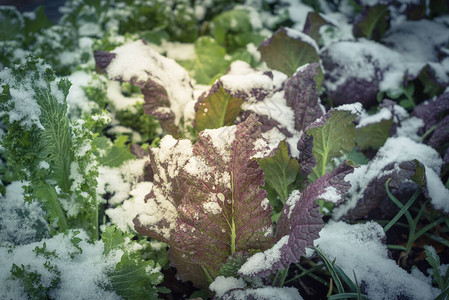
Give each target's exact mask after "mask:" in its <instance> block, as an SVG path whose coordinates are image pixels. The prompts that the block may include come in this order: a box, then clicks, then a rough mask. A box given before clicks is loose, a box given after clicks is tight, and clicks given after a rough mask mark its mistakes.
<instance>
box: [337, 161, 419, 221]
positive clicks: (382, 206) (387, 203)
mask: <svg viewBox="0 0 449 300" xmlns="http://www.w3.org/2000/svg"><path fill="white" fill-rule="evenodd" d="M389 178H391V181H390V182H389V188H390V189H394V190H400V189H403V188H407V187H406V186H408V184H409V181H410V180H413V181H414V182H416V183H418V184H419V185H423V183H424V181H425V175H424V166H423V165H422V164H421V163H420V162H418V161H417V160H409V161H403V162H400V163H397V162H392V163H389V164H387V165H386V166H385V167H383V168H382V170H380V172H379V176H376V177H374V178H373V179H372V180H371V181H370V182H369V183H368V186H367V187H366V189H365V190H364V192H363V196H362V198H361V199H360V200H359V201H358V202H357V205H356V206H355V207H354V208H353V209H350V210H349V211H348V212H347V213H346V215H345V218H347V219H350V220H358V219H362V218H365V217H367V216H368V215H373V214H377V216H378V217H385V216H386V215H391V212H393V213H395V211H396V209H397V207H395V206H394V205H391V204H392V201H391V200H390V199H389V198H388V195H387V192H386V190H385V183H386V182H387V180H388V179H389ZM404 184H405V185H406V186H404ZM414 186H415V187H416V184H415V185H414ZM390 209H391V210H390ZM379 214H380V215H379Z"/></svg>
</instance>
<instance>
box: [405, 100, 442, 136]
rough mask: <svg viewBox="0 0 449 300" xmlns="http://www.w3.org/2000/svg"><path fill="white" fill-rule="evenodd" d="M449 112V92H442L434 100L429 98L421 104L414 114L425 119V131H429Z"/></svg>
mask: <svg viewBox="0 0 449 300" xmlns="http://www.w3.org/2000/svg"><path fill="white" fill-rule="evenodd" d="M448 114H449V92H447V93H444V94H441V95H440V96H439V97H437V98H436V99H434V100H428V101H425V102H423V103H421V104H419V105H418V106H417V107H416V108H415V110H414V111H413V113H412V115H413V116H415V117H418V118H420V119H422V120H423V121H424V124H425V126H424V131H425V132H426V131H428V130H429V129H430V128H432V127H433V126H434V125H436V124H437V123H438V122H439V121H440V120H441V119H442V117H443V116H446V115H448Z"/></svg>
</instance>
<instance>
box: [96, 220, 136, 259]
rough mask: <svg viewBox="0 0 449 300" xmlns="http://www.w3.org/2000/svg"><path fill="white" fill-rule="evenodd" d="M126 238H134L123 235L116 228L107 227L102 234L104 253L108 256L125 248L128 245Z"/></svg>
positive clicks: (129, 235)
mask: <svg viewBox="0 0 449 300" xmlns="http://www.w3.org/2000/svg"><path fill="white" fill-rule="evenodd" d="M126 238H128V239H129V238H132V235H131V234H125V233H123V232H122V231H121V230H120V229H119V228H117V227H115V226H110V227H106V229H105V231H104V232H103V233H102V234H101V240H102V241H103V244H104V250H103V253H104V254H105V255H108V254H109V252H111V251H112V250H115V249H117V248H121V247H123V246H124V245H125V244H126V243H125V241H126Z"/></svg>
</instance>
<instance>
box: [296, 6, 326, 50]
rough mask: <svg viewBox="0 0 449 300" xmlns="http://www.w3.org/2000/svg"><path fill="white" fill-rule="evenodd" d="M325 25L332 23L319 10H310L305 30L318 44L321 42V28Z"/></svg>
mask: <svg viewBox="0 0 449 300" xmlns="http://www.w3.org/2000/svg"><path fill="white" fill-rule="evenodd" d="M323 25H331V23H329V22H328V21H326V20H325V19H324V18H323V17H322V16H321V15H320V14H319V13H318V12H316V11H313V12H309V13H308V15H307V19H306V23H305V24H304V30H303V32H304V33H306V34H308V35H309V36H310V37H311V38H312V39H314V40H315V42H316V43H317V44H318V43H319V42H320V28H321V26H323Z"/></svg>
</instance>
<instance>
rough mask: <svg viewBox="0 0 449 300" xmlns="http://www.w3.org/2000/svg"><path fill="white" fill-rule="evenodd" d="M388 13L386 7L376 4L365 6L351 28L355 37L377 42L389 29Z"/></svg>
mask: <svg viewBox="0 0 449 300" xmlns="http://www.w3.org/2000/svg"><path fill="white" fill-rule="evenodd" d="M389 18H390V11H389V10H388V6H387V5H384V4H378V5H374V6H365V7H364V9H363V11H362V13H361V14H360V15H359V16H358V17H357V19H356V21H355V22H354V26H353V28H352V32H353V34H354V36H355V37H366V38H368V39H372V40H376V41H379V40H381V39H382V36H383V35H384V33H385V32H386V31H387V29H388V27H389V25H390V24H389Z"/></svg>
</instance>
